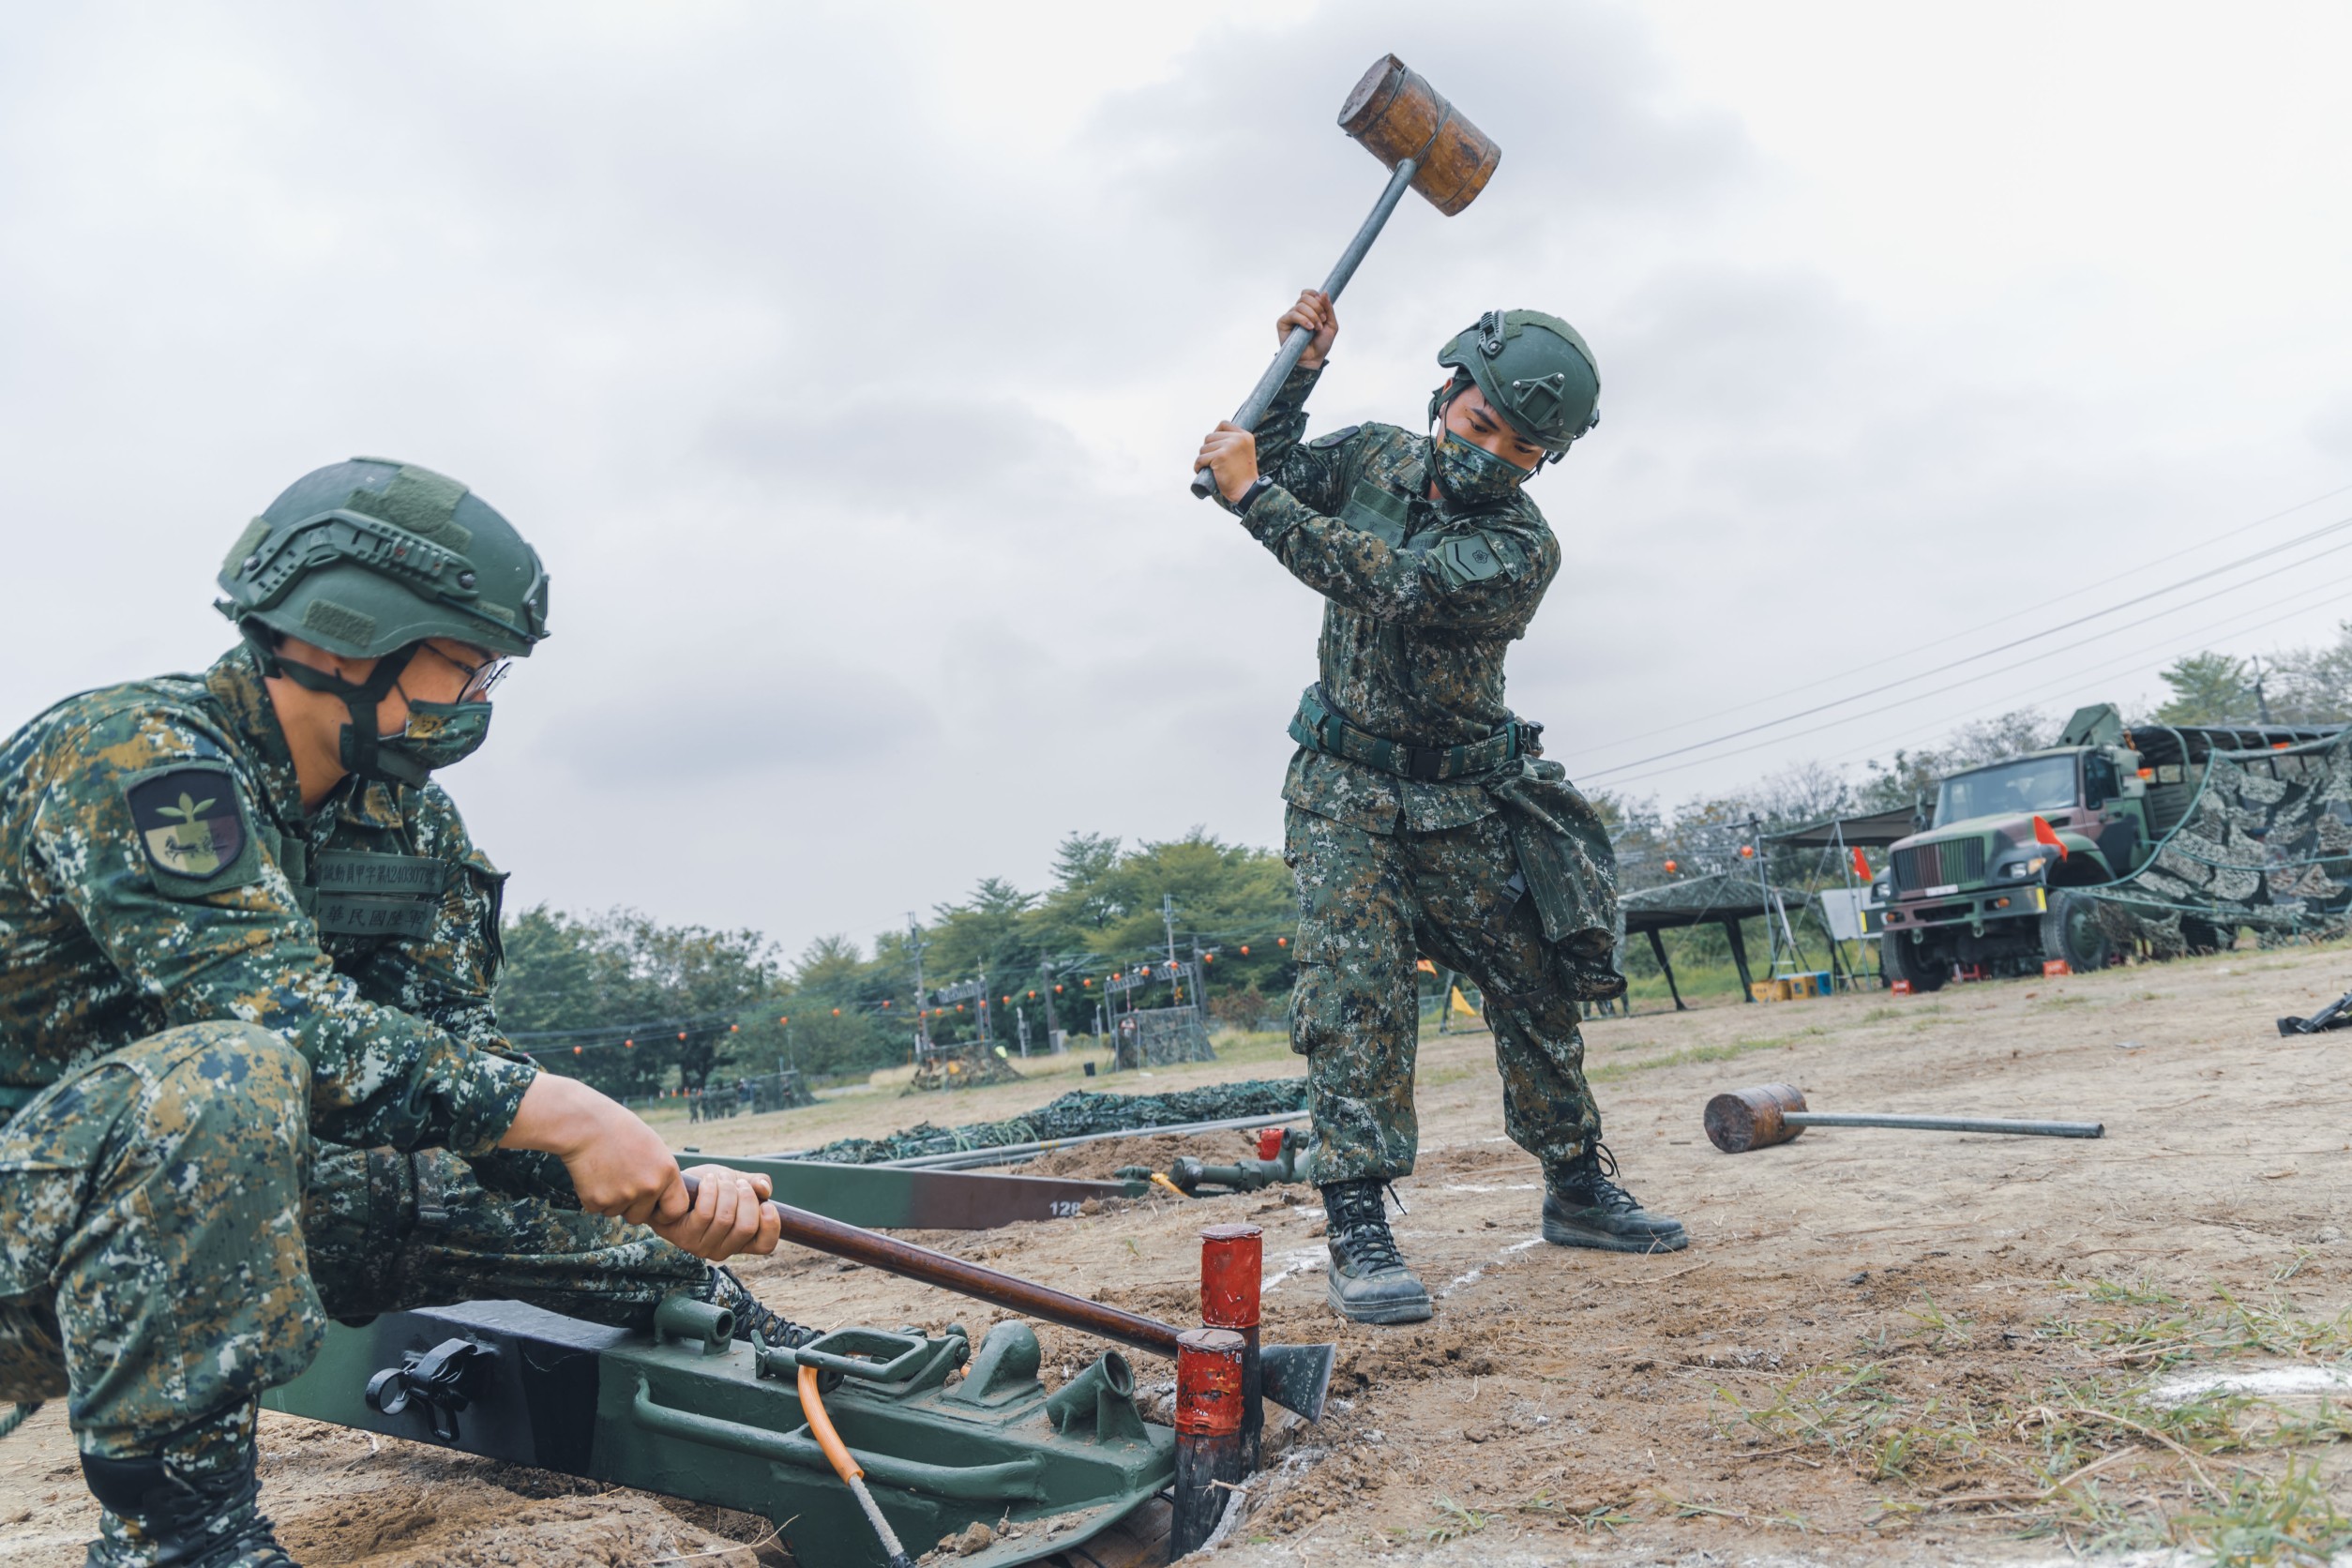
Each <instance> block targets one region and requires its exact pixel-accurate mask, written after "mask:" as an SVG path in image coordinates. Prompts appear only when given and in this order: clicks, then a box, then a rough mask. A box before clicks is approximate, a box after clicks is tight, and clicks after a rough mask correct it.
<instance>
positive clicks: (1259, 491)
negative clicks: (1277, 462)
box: [1233, 474, 1274, 517]
mask: <svg viewBox="0 0 2352 1568" xmlns="http://www.w3.org/2000/svg"><path fill="white" fill-rule="evenodd" d="M1272 489H1274V481H1273V480H1272V479H1269V478H1268V477H1266V475H1263V474H1260V475H1258V477H1257V478H1255V479H1252V480H1251V481H1250V482H1249V489H1247V490H1244V491H1242V498H1241V499H1240V500H1239V501H1236V502H1234V503H1233V515H1234V516H1235V517H1240V516H1241V515H1242V514H1243V513H1244V512H1246V511H1248V510H1249V509H1250V508H1251V507H1252V506H1255V505H1258V498H1259V496H1261V495H1263V494H1265V493H1266V492H1267V491H1268V490H1272Z"/></svg>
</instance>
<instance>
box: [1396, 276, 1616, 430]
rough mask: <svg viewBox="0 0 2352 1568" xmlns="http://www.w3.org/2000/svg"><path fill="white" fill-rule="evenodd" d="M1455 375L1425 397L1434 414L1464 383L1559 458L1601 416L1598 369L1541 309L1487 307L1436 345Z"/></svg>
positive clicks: (1579, 341) (1572, 335) (1586, 349)
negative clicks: (1448, 339) (1474, 386)
mask: <svg viewBox="0 0 2352 1568" xmlns="http://www.w3.org/2000/svg"><path fill="white" fill-rule="evenodd" d="M1438 363H1439V364H1440V365H1445V366H1450V367H1451V368H1452V369H1453V371H1454V379H1453V380H1452V381H1451V382H1449V383H1447V384H1445V385H1444V386H1443V387H1441V388H1440V389H1439V391H1438V395H1437V396H1436V397H1435V398H1433V399H1431V400H1430V403H1429V417H1430V418H1431V419H1432V420H1433V421H1434V420H1435V419H1436V418H1437V417H1438V415H1439V414H1440V411H1441V410H1442V409H1443V408H1444V406H1445V405H1446V403H1448V402H1450V401H1451V400H1453V398H1454V396H1455V394H1456V393H1457V392H1459V391H1460V390H1461V389H1462V388H1463V387H1464V386H1465V385H1468V384H1470V383H1472V382H1475V383H1477V384H1478V390H1479V391H1480V393H1481V394H1483V395H1484V396H1485V400H1486V401H1487V402H1488V404H1490V405H1491V406H1492V407H1493V408H1494V409H1495V410H1496V412H1498V413H1499V414H1500V415H1502V417H1503V419H1504V420H1505V421H1506V422H1507V423H1509V425H1510V426H1511V428H1512V429H1513V430H1515V431H1517V432H1518V434H1519V435H1520V437H1521V438H1522V439H1524V440H1527V441H1530V442H1532V443H1534V444H1535V445H1538V446H1541V447H1543V448H1544V450H1545V451H1546V452H1548V453H1550V454H1551V460H1552V461H1554V462H1558V461H1559V460H1560V459H1561V458H1563V457H1565V456H1567V454H1568V448H1569V447H1570V446H1572V445H1575V444H1576V438H1577V437H1578V436H1581V435H1583V434H1584V433H1585V432H1586V431H1587V430H1591V429H1592V427H1593V426H1595V425H1597V424H1599V423H1600V422H1601V406H1600V405H1601V371H1600V368H1599V366H1598V365H1596V364H1595V363H1594V361H1593V358H1592V350H1591V346H1590V345H1588V344H1587V343H1586V342H1585V340H1584V338H1583V336H1582V335H1581V334H1579V333H1578V332H1577V331H1576V328H1575V327H1573V326H1570V325H1569V324H1567V323H1566V322H1564V321H1561V320H1560V318H1559V317H1558V316H1547V315H1545V313H1544V312H1543V311H1541V310H1489V311H1487V312H1486V313H1485V315H1483V316H1481V317H1479V318H1478V324H1477V325H1475V326H1472V327H1470V328H1468V329H1467V330H1465V331H1462V332H1458V333H1456V334H1455V336H1454V339H1453V340H1452V341H1451V342H1449V343H1447V344H1446V345H1445V347H1443V348H1441V349H1440V350H1439V351H1438Z"/></svg>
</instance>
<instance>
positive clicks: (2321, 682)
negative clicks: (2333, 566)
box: [2264, 621, 2352, 724]
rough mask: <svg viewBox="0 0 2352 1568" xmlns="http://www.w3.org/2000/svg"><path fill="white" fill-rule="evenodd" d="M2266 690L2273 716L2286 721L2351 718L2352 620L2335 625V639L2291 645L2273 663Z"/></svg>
mask: <svg viewBox="0 0 2352 1568" xmlns="http://www.w3.org/2000/svg"><path fill="white" fill-rule="evenodd" d="M2270 671H2271V673H2270V679H2269V680H2268V681H2267V682H2265V683H2264V694H2265V695H2266V696H2268V697H2269V700H2270V713H2271V716H2273V717H2275V718H2277V719H2278V720H2279V721H2280V722H2281V723H2284V724H2342V723H2345V722H2347V721H2352V621H2346V622H2344V623H2343V624H2342V625H2340V626H2337V628H2336V640H2335V641H2333V642H2332V643H2329V645H2327V646H2326V647H2321V648H2290V649H2288V650H2287V651H2285V652H2284V653H2282V654H2280V655H2279V656H2277V657H2276V658H2275V659H2273V660H2272V661H2271V664H2270Z"/></svg>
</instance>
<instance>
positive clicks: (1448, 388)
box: [1194, 291, 1688, 1323]
mask: <svg viewBox="0 0 2352 1568" xmlns="http://www.w3.org/2000/svg"><path fill="white" fill-rule="evenodd" d="M1293 326H1301V327H1304V328H1306V329H1307V330H1308V331H1310V332H1312V333H1313V334H1314V335H1315V337H1314V341H1313V343H1312V344H1311V346H1310V347H1309V348H1308V349H1307V352H1306V354H1304V356H1303V357H1302V358H1301V359H1300V361H1299V368H1298V369H1297V370H1296V371H1295V372H1294V373H1293V374H1292V375H1291V377H1290V379H1289V381H1288V382H1287V383H1286V384H1284V386H1283V388H1282V391H1281V393H1280V394H1279V395H1278V396H1277V397H1276V399H1275V400H1274V407H1273V409H1272V410H1271V411H1270V412H1269V414H1268V415H1267V416H1266V418H1265V420H1264V421H1263V422H1262V423H1261V424H1260V425H1259V433H1258V435H1257V436H1256V437H1255V438H1253V437H1252V435H1251V434H1250V432H1248V431H1246V430H1242V429H1241V428H1240V427H1239V426H1236V425H1234V424H1232V423H1230V422H1227V423H1223V424H1220V425H1218V426H1217V428H1216V429H1215V430H1213V431H1212V432H1210V434H1209V436H1208V437H1207V438H1206V439H1205V440H1204V441H1203V442H1202V443H1201V445H1200V454H1199V459H1198V460H1196V461H1195V463H1194V466H1195V467H1196V468H1206V469H1209V470H1210V471H1211V472H1212V474H1213V475H1214V478H1215V481H1216V486H1217V490H1218V493H1219V496H1220V498H1221V499H1222V500H1223V502H1224V503H1225V505H1226V506H1227V508H1228V509H1229V510H1230V511H1232V512H1233V513H1234V514H1235V515H1236V516H1237V517H1239V518H1240V519H1241V521H1242V526H1243V527H1244V528H1246V529H1247V530H1248V531H1249V534H1250V536H1251V537H1252V538H1254V539H1256V540H1257V541H1258V542H1259V544H1261V545H1263V546H1265V547H1266V549H1267V550H1270V551H1272V552H1273V554H1274V558H1275V559H1276V560H1278V561H1280V562H1281V563H1282V565H1284V567H1286V568H1287V569H1288V570H1289V572H1290V574H1291V575H1292V576H1293V577H1295V578H1297V579H1298V580H1300V581H1302V582H1304V583H1305V584H1306V585H1307V586H1308V587H1310V588H1312V589H1314V590H1315V591H1316V592H1317V593H1319V594H1320V595H1322V596H1323V598H1324V601H1325V603H1324V607H1323V631H1322V641H1321V645H1320V649H1319V663H1320V673H1321V679H1320V680H1319V682H1318V683H1317V684H1316V685H1315V686H1310V687H1308V688H1307V692H1306V695H1305V696H1304V699H1302V701H1300V704H1299V711H1298V716H1296V717H1295V718H1293V719H1292V720H1291V723H1290V734H1291V737H1292V738H1293V739H1295V740H1296V741H1297V742H1298V743H1299V750H1298V752H1297V754H1296V755H1295V756H1294V757H1293V758H1292V759H1291V761H1290V770H1289V776H1288V777H1287V778H1286V779H1285V780H1284V784H1283V792H1282V798H1283V799H1284V800H1285V801H1286V802H1287V803H1289V813H1288V820H1287V825H1286V827H1285V829H1284V835H1283V857H1284V859H1286V860H1287V861H1288V862H1289V865H1290V867H1291V869H1292V871H1293V872H1294V873H1295V874H1296V876H1297V878H1298V886H1299V911H1300V923H1299V950H1298V965H1299V979H1298V988H1297V990H1296V992H1295V993H1294V995H1293V997H1292V1001H1291V1008H1290V1044H1291V1048H1292V1049H1294V1050H1297V1051H1299V1052H1300V1053H1302V1054H1303V1055H1304V1056H1305V1057H1306V1059H1307V1082H1308V1086H1309V1088H1308V1093H1309V1103H1310V1106H1311V1108H1312V1110H1313V1114H1314V1125H1315V1136H1314V1145H1313V1153H1314V1169H1315V1176H1316V1180H1317V1182H1318V1183H1319V1184H1320V1185H1321V1187H1322V1191H1323V1199H1324V1204H1325V1208H1326V1210H1327V1211H1328V1214H1329V1229H1328V1231H1327V1235H1328V1238H1329V1245H1330V1249H1331V1274H1330V1278H1329V1285H1328V1294H1329V1297H1330V1300H1331V1304H1332V1305H1333V1306H1334V1307H1335V1308H1336V1309H1337V1310H1338V1311H1339V1312H1341V1313H1342V1314H1344V1315H1345V1316H1347V1317H1349V1318H1352V1319H1357V1320H1359V1321H1362V1322H1368V1323H1406V1322H1418V1321H1420V1320H1421V1319H1425V1318H1427V1317H1428V1316H1429V1315H1430V1311H1431V1308H1430V1304H1429V1293H1428V1291H1427V1290H1425V1289H1423V1287H1422V1284H1421V1282H1420V1281H1419V1280H1418V1279H1416V1278H1414V1277H1413V1275H1412V1274H1411V1272H1410V1270H1408V1269H1407V1268H1406V1267H1405V1264H1404V1260H1403V1259H1402V1257H1401V1256H1400V1255H1399V1254H1398V1252H1397V1249H1396V1243H1395V1238H1394V1237H1393V1236H1392V1235H1391V1234H1390V1233H1389V1229H1388V1218H1387V1214H1386V1212H1385V1210H1384V1209H1383V1207H1382V1203H1381V1191H1382V1189H1383V1187H1384V1186H1385V1185H1386V1184H1388V1183H1389V1182H1391V1181H1393V1180H1395V1178H1397V1177H1399V1176H1404V1175H1408V1174H1410V1172H1411V1170H1412V1168H1413V1158H1414V1154H1415V1152H1416V1148H1417V1144H1418V1141H1419V1129H1418V1126H1417V1123H1416V1122H1415V1119H1414V1114H1413V1097H1412V1085H1413V1051H1414V1045H1415V1033H1416V1030H1417V1027H1418V1024H1419V1019H1420V1007H1419V997H1418V994H1417V993H1418V987H1417V984H1416V981H1415V970H1414V961H1415V958H1416V957H1417V956H1418V955H1419V954H1421V953H1427V954H1429V955H1431V956H1432V957H1434V958H1435V959H1436V960H1437V962H1438V963H1439V964H1440V965H1441V966H1443V967H1445V968H1449V969H1457V970H1460V971H1461V972H1463V973H1464V974H1466V975H1468V976H1469V977H1470V980H1471V981H1472V982H1474V983H1475V984H1476V985H1477V987H1478V988H1479V990H1480V991H1481V992H1482V993H1483V994H1484V996H1485V1003H1486V1017H1487V1019H1488V1020H1489V1022H1490V1023H1491V1025H1492V1027H1493V1029H1494V1034H1495V1054H1496V1057H1497V1060H1498V1063H1499V1064H1500V1068H1501V1072H1502V1080H1503V1125H1504V1127H1505V1129H1506V1130H1507V1131H1508V1132H1509V1133H1510V1135H1511V1137H1512V1139H1513V1140H1514V1141H1515V1142H1516V1143H1517V1144H1518V1145H1519V1146H1520V1147H1521V1148H1523V1149H1525V1150H1527V1151H1528V1152H1529V1153H1531V1154H1533V1155H1534V1156H1535V1157H1536V1158H1537V1159H1538V1160H1540V1161H1542V1162H1543V1166H1544V1177H1545V1199H1544V1208H1543V1229H1544V1238H1545V1240H1546V1241H1549V1242H1554V1243H1557V1244H1560V1245H1562V1246H1590V1247H1604V1248H1607V1249H1610V1250H1612V1251H1634V1252H1647V1251H1652V1250H1665V1249H1671V1248H1677V1247H1681V1246H1683V1245H1685V1244H1687V1242H1688V1238H1687V1237H1686V1236H1685V1235H1684V1233H1683V1230H1682V1227H1681V1224H1679V1223H1678V1222H1676V1221H1674V1220H1671V1219H1667V1218H1665V1217H1663V1216H1660V1215H1656V1214H1649V1213H1646V1212H1645V1211H1644V1210H1643V1209H1642V1208H1641V1206H1640V1204H1639V1203H1637V1202H1636V1200H1635V1199H1634V1198H1633V1196H1632V1195H1631V1194H1629V1193H1628V1192H1626V1191H1625V1189H1624V1188H1622V1187H1621V1186H1619V1185H1618V1184H1616V1183H1615V1182H1614V1181H1612V1180H1611V1179H1610V1178H1611V1177H1613V1176H1614V1175H1615V1174H1616V1162H1615V1160H1614V1159H1613V1158H1612V1157H1611V1156H1610V1154H1609V1153H1608V1151H1607V1150H1606V1148H1605V1147H1604V1146H1603V1145H1602V1143H1601V1141H1600V1135H1601V1119H1600V1113H1599V1111H1598V1110H1597V1109H1596V1108H1595V1107H1594V1105H1593V1103H1592V1094H1591V1090H1590V1089H1589V1088H1588V1087H1587V1086H1586V1083H1585V1078H1584V1041H1583V1037H1582V1036H1581V1035H1580V1034H1579V1033H1578V1032H1577V1028H1576V1019H1577V1007H1576V1004H1577V1003H1578V1002H1579V1001H1581V1000H1594V999H1601V998H1606V997H1612V996H1618V995H1621V994H1622V993H1623V991H1624V987H1625V982H1624V979H1623V977H1622V976H1621V975H1619V974H1618V973H1617V972H1616V971H1615V968H1614V966H1613V963H1612V960H1611V955H1612V953H1613V951H1614V948H1615V944H1616V941H1617V915H1616V910H1615V904H1616V898H1615V861H1614V858H1613V857H1612V855H1611V853H1610V850H1609V846H1608V839H1607V836H1606V833H1605V832H1604V831H1603V829H1602V827H1601V824H1600V822H1599V820H1598V818H1597V817H1596V816H1595V814H1594V813H1593V811H1592V809H1591V806H1590V805H1589V803H1587V802H1586V801H1585V799H1584V797H1583V796H1582V795H1580V794H1578V793H1577V792H1576V790H1575V789H1574V788H1572V787H1571V786H1569V784H1568V783H1567V782H1566V779H1565V777H1564V776H1563V774H1562V771H1561V769H1560V766H1559V765H1558V764H1557V763H1553V762H1545V761H1538V760H1537V759H1538V757H1539V756H1540V747H1539V746H1538V744H1537V741H1538V734H1539V731H1540V728H1541V727H1540V726H1537V725H1534V724H1530V723H1526V722H1523V721H1522V720H1520V719H1518V718H1517V717H1515V716H1514V715H1513V714H1512V712H1511V711H1510V709H1509V708H1507V707H1505V706H1504V704H1503V669H1502V667H1503V656H1504V654H1505V653H1506V652H1507V651H1508V650H1509V648H1510V646H1511V644H1512V642H1513V641H1515V640H1517V639H1518V638H1520V637H1523V636H1525V635H1526V633H1527V628H1528V624H1529V622H1530V621H1531V620H1533V619H1534V616H1535V609H1536V606H1537V605H1538V604H1540V603H1541V602H1542V601H1543V597H1544V591H1545V589H1546V588H1548V587H1549V586H1550V585H1551V581H1552V578H1553V577H1554V575H1555V574H1557V573H1558V571H1559V570H1560V546H1559V544H1558V542H1557V541H1556V540H1554V538H1553V537H1552V532H1551V529H1550V528H1549V527H1548V526H1547V525H1546V524H1545V521H1544V515H1543V513H1541V512H1540V511H1538V510H1537V509H1536V506H1535V504H1534V503H1533V502H1532V501H1530V500H1529V499H1528V498H1527V496H1526V494H1525V493H1524V491H1523V490H1522V486H1524V484H1525V483H1526V481H1527V480H1528V479H1530V477H1532V476H1533V475H1534V474H1535V472H1536V471H1537V470H1538V469H1540V468H1541V467H1543V465H1544V464H1545V462H1547V461H1550V462H1557V461H1558V460H1560V458H1561V457H1563V456H1565V455H1566V454H1567V451H1568V448H1569V446H1570V445H1572V444H1573V443H1574V442H1576V439H1577V438H1578V437H1580V436H1582V435H1583V434H1585V433H1586V432H1587V431H1588V430H1591V428H1592V426H1593V425H1594V423H1595V422H1596V420H1597V418H1598V409H1597V405H1598V402H1599V399H1600V391H1601V384H1600V375H1599V372H1598V371H1597V370H1596V369H1594V367H1593V360H1592V354H1591V350H1590V349H1589V348H1587V347H1586V345H1585V341H1584V339H1582V338H1581V337H1579V336H1578V335H1577V334H1576V330H1575V329H1574V328H1573V327H1571V326H1569V325H1568V324H1567V323H1565V322H1563V321H1560V319H1559V318H1558V317H1555V316H1547V315H1545V314H1544V313H1542V312H1541V311H1536V310H1497V311H1489V312H1487V313H1486V314H1485V315H1484V316H1482V317H1480V318H1479V321H1478V323H1477V324H1475V325H1474V326H1472V327H1470V329H1469V330H1467V331H1465V332H1463V333H1461V334H1460V335H1458V336H1457V337H1455V339H1453V340H1452V341H1451V342H1449V343H1447V344H1446V345H1445V347H1444V348H1443V349H1442V350H1441V351H1440V353H1439V354H1438V363H1439V364H1440V365H1442V366H1445V367H1447V368H1448V369H1451V370H1452V372H1453V374H1452V376H1451V377H1450V379H1448V380H1447V381H1446V383H1445V384H1443V385H1441V386H1440V387H1439V388H1438V390H1437V392H1436V393H1435V394H1434V395H1433V396H1432V397H1431V398H1430V400H1429V421H1430V424H1431V426H1432V427H1435V429H1434V430H1433V432H1432V433H1431V434H1429V435H1419V434H1415V433H1414V432H1412V431H1410V430H1400V429H1398V428H1396V427H1395V426H1393V425H1350V426H1349V427H1347V428H1346V429H1344V430H1334V431H1332V432H1331V433H1329V434H1327V435H1323V436H1319V437H1318V438H1316V439H1315V440H1314V441H1312V442H1308V443H1305V444H1304V445H1301V442H1300V438H1301V437H1302V436H1303V435H1304V433H1305V430H1306V415H1305V412H1304V408H1305V402H1306V398H1307V394H1308V392H1309V391H1310V390H1312V389H1313V387H1314V385H1315V382H1316V380H1317V378H1318V377H1319V375H1320V374H1321V369H1322V365H1323V362H1324V359H1325V356H1326V355H1327V354H1329V353H1330V351H1331V345H1332V340H1333V339H1334V337H1335V336H1336V335H1337V332H1338V330H1339V324H1338V318H1337V317H1336V316H1335V315H1334V313H1333V310H1332V305H1331V301H1330V300H1329V298H1327V297H1326V296H1324V295H1323V294H1319V293H1316V292H1313V291H1309V292H1308V293H1306V294H1302V295H1301V296H1300V297H1299V302H1298V304H1296V305H1295V306H1293V307H1291V309H1289V310H1288V311H1286V312H1285V313H1284V314H1283V316H1282V319H1281V320H1280V321H1279V322H1277V323H1276V324H1275V332H1276V335H1277V337H1279V336H1280V335H1282V334H1285V333H1287V332H1289V329H1290V328H1291V327H1293Z"/></svg>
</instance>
